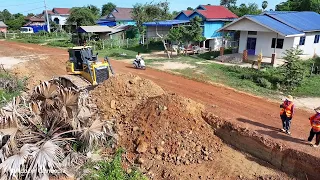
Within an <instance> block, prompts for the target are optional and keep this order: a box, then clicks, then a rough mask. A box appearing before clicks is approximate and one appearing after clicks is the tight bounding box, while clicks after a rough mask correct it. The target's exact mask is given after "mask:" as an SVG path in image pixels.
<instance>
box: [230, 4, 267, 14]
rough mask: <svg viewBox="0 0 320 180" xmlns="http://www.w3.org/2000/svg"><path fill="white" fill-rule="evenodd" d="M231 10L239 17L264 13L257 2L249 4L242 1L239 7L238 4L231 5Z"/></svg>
mask: <svg viewBox="0 0 320 180" xmlns="http://www.w3.org/2000/svg"><path fill="white" fill-rule="evenodd" d="M230 10H231V11H232V12H233V13H235V14H236V15H237V16H239V17H241V16H244V15H248V14H250V15H257V14H261V13H262V10H261V9H259V6H258V4H256V3H249V4H248V5H246V4H244V3H242V4H240V6H239V7H236V6H233V7H230Z"/></svg>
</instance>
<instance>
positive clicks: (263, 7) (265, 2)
mask: <svg viewBox="0 0 320 180" xmlns="http://www.w3.org/2000/svg"><path fill="white" fill-rule="evenodd" d="M267 7H268V1H263V2H262V9H263V11H265V9H266V8H267Z"/></svg>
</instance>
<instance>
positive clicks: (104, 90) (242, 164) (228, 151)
mask: <svg viewBox="0 0 320 180" xmlns="http://www.w3.org/2000/svg"><path fill="white" fill-rule="evenodd" d="M91 95H92V97H93V98H94V99H96V100H97V104H98V108H99V109H100V110H101V112H103V114H104V115H105V118H116V122H117V126H116V127H117V128H116V129H117V132H118V134H119V141H118V147H122V148H124V149H125V150H126V154H125V155H124V158H123V160H124V163H123V165H124V167H125V169H128V167H132V165H135V166H137V165H138V166H139V167H140V168H141V171H142V172H144V173H145V174H147V176H148V177H149V178H150V179H262V178H261V177H266V179H270V178H273V179H291V178H289V177H287V175H285V174H284V173H280V172H279V171H275V170H272V169H270V167H269V165H267V164H266V163H263V162H262V161H260V160H257V159H255V160H254V161H252V160H250V159H251V158H252V157H251V156H250V155H245V154H242V153H240V152H238V151H236V150H234V149H232V148H230V147H229V146H228V145H226V144H224V143H222V141H221V139H220V138H218V137H217V136H216V135H215V133H214V130H213V129H212V127H211V126H210V125H209V124H208V123H207V122H206V121H205V120H204V119H203V118H202V112H203V111H204V109H205V107H204V106H203V105H202V104H199V103H196V102H194V101H193V100H191V99H187V98H184V97H181V96H178V95H176V94H174V93H173V94H170V93H166V92H165V91H163V90H162V88H161V87H159V86H158V85H156V84H155V83H153V82H152V81H150V80H146V79H143V78H140V77H138V76H134V75H132V74H122V75H117V76H115V77H111V78H110V79H109V80H108V81H106V82H104V83H103V84H102V85H100V86H99V87H97V88H96V89H94V90H93V91H91ZM110 152H111V151H110V150H109V149H107V151H106V152H105V153H103V154H105V155H107V156H110V154H112V153H110ZM258 162H260V163H263V164H262V165H260V164H259V163H258ZM248 169H250V170H249V171H248Z"/></svg>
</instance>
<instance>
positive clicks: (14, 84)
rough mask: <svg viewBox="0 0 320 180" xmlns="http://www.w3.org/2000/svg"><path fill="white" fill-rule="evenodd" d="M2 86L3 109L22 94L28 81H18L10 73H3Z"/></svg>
mask: <svg viewBox="0 0 320 180" xmlns="http://www.w3.org/2000/svg"><path fill="white" fill-rule="evenodd" d="M0 86H1V88H0V107H2V106H4V105H5V104H6V103H7V102H9V101H11V100H12V98H13V97H16V96H19V95H20V94H21V92H22V91H23V90H24V89H25V86H26V79H18V78H17V77H14V76H13V75H11V74H9V73H5V72H1V73H0Z"/></svg>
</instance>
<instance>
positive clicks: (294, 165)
mask: <svg viewBox="0 0 320 180" xmlns="http://www.w3.org/2000/svg"><path fill="white" fill-rule="evenodd" d="M203 119H204V120H205V121H206V122H207V123H208V124H209V125H210V126H211V127H212V128H213V129H214V132H215V135H216V136H218V137H219V138H221V139H222V140H223V141H224V142H225V143H227V144H229V145H231V146H233V147H235V148H236V149H238V150H240V151H243V152H246V153H249V154H250V155H252V156H254V157H256V158H259V159H261V160H264V161H266V162H268V163H270V164H271V165H273V166H274V167H275V168H277V169H279V170H281V171H283V172H285V173H287V174H289V175H291V176H294V177H295V178H297V179H304V180H305V179H308V180H318V179H319V174H320V168H319V167H320V158H317V157H314V156H311V155H309V154H307V153H304V152H301V151H297V150H294V149H291V148H286V147H284V146H283V145H281V144H278V143H275V142H272V141H270V140H268V139H266V138H264V137H263V136H261V135H260V134H258V133H256V132H252V131H250V130H248V129H245V128H241V127H239V126H238V125H235V124H232V123H231V122H227V121H225V120H223V119H221V118H220V117H217V116H215V115H213V114H211V113H203Z"/></svg>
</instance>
